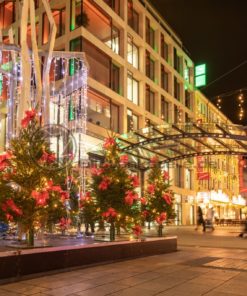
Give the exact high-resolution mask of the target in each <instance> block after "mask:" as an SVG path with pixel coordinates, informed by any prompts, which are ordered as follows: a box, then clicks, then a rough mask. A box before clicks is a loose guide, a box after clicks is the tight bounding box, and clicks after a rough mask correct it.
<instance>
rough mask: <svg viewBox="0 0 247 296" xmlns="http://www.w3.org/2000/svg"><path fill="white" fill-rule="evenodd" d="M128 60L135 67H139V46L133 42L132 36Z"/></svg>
mask: <svg viewBox="0 0 247 296" xmlns="http://www.w3.org/2000/svg"><path fill="white" fill-rule="evenodd" d="M127 60H128V62H129V63H130V64H131V65H132V66H133V67H135V68H136V69H138V68H139V48H138V47H137V46H136V45H135V44H134V43H133V40H132V38H131V37H130V36H129V37H128V53H127Z"/></svg>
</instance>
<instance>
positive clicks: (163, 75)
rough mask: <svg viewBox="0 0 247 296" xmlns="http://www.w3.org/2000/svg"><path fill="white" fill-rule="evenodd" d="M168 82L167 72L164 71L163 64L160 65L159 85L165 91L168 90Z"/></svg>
mask: <svg viewBox="0 0 247 296" xmlns="http://www.w3.org/2000/svg"><path fill="white" fill-rule="evenodd" d="M168 83H169V74H168V73H167V72H166V71H165V67H164V65H161V87H162V88H163V89H164V90H166V91H167V92H168V91H169V85H168Z"/></svg>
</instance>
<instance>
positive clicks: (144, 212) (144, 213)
mask: <svg viewBox="0 0 247 296" xmlns="http://www.w3.org/2000/svg"><path fill="white" fill-rule="evenodd" d="M141 214H142V216H143V217H144V218H147V217H148V216H149V212H148V211H147V210H144V211H142V213H141Z"/></svg>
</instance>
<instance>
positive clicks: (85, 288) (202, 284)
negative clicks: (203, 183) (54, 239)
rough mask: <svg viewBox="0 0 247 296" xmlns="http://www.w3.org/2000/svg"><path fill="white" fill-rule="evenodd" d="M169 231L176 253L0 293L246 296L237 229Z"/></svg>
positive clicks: (244, 258) (245, 265)
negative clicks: (176, 244) (176, 241)
mask: <svg viewBox="0 0 247 296" xmlns="http://www.w3.org/2000/svg"><path fill="white" fill-rule="evenodd" d="M169 231H170V232H171V233H173V234H178V235H179V237H180V239H178V251H177V252H175V253H171V254H165V255H159V256H150V257H144V258H137V259H133V260H127V261H121V262H115V263H109V264H105V265H99V266H91V267H88V268H81V269H76V270H71V271H66V272H60V273H52V274H45V275H43V276H41V277H36V278H30V279H26V280H25V281H20V282H15V283H9V284H5V285H2V286H0V295H1V296H20V295H35V296H46V295H53V296H57V295H59V296H67V295H70V296H79V295H81V296H84V295H85V296H91V295H92V296H103V295H126V296H127V295H128V296H132V295H133V296H136V295H143V296H148V295H162V296H163V295H169V296H170V295H174V296H187V295H207V296H216V295H217V296H234V295H246V289H247V252H246V249H247V240H246V239H241V238H239V237H238V233H239V229H236V228H232V229H230V228H228V229H216V230H215V232H214V233H209V232H208V233H204V234H203V233H202V232H201V231H198V232H195V231H194V229H192V228H184V229H181V228H178V229H171V230H169ZM219 242H221V244H224V245H225V248H223V247H222V246H221V245H220V243H219ZM212 246H215V247H214V248H213V247H212Z"/></svg>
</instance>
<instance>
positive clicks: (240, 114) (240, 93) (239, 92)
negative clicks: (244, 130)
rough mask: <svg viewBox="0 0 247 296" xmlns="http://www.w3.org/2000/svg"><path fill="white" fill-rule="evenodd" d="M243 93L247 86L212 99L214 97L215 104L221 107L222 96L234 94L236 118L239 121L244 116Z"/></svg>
mask: <svg viewBox="0 0 247 296" xmlns="http://www.w3.org/2000/svg"><path fill="white" fill-rule="evenodd" d="M245 93H247V87H244V88H242V89H238V90H234V91H229V92H226V93H223V94H221V95H218V96H217V97H214V98H213V99H216V103H215V104H216V106H217V108H218V109H222V104H223V102H224V98H226V97H232V96H236V103H237V108H238V119H239V120H240V121H241V120H243V119H244V116H245V110H244V104H245Z"/></svg>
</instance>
